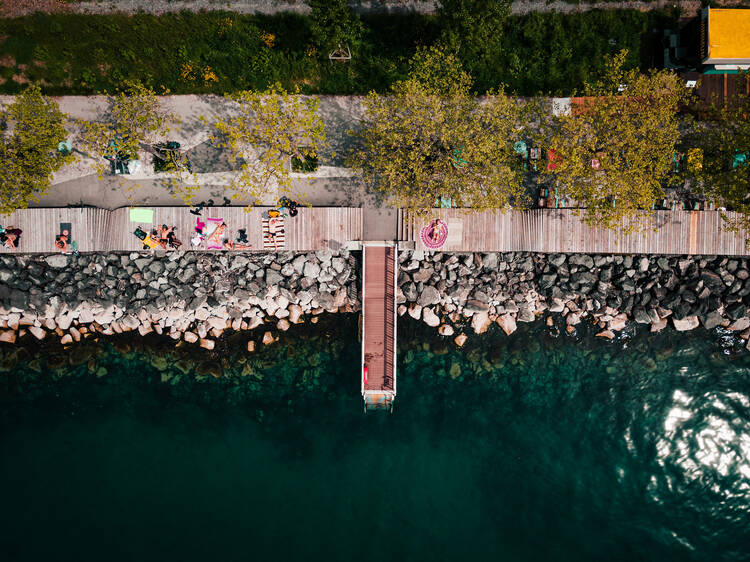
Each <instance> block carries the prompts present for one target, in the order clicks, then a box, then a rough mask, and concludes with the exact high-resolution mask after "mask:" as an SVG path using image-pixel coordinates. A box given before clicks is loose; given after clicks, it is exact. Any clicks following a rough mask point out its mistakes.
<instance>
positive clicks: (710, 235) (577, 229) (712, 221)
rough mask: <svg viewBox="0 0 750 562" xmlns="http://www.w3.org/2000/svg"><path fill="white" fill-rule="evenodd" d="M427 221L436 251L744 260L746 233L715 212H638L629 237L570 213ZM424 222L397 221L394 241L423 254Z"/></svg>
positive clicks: (438, 214) (439, 214)
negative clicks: (439, 241) (440, 233)
mask: <svg viewBox="0 0 750 562" xmlns="http://www.w3.org/2000/svg"><path fill="white" fill-rule="evenodd" d="M726 214H727V215H729V216H733V213H730V212H727V213H726ZM432 218H440V219H441V220H443V221H444V222H445V223H446V224H447V225H448V238H447V240H446V241H445V244H444V245H443V246H442V248H441V249H440V251H445V252H521V251H523V252H544V253H592V254H685V255H687V254H690V255H727V256H747V255H750V250H749V249H748V247H747V246H746V245H745V240H747V239H748V238H750V233H748V232H741V233H738V234H735V233H734V232H730V231H728V230H727V229H726V224H725V222H724V220H723V219H722V217H721V213H720V212H719V211H650V212H643V214H642V215H641V216H640V217H638V220H640V221H641V223H640V224H641V229H640V231H634V232H631V233H626V232H625V231H624V230H623V229H616V230H610V229H606V228H598V227H592V226H589V225H587V224H586V223H585V222H584V220H583V217H582V216H581V215H580V214H578V213H577V211H576V210H575V209H534V210H530V211H525V212H523V211H507V212H505V213H503V212H501V211H497V212H492V211H487V212H471V211H468V210H464V209H435V212H434V214H433V216H432ZM427 222H428V221H426V220H422V221H420V222H415V221H414V220H410V219H409V218H407V217H403V216H402V217H401V224H400V227H399V240H402V241H409V242H413V243H414V247H415V248H416V249H417V250H428V249H429V248H426V247H425V246H424V244H422V241H421V240H420V235H419V233H420V228H421V227H422V226H423V225H424V224H427ZM625 226H628V225H625Z"/></svg>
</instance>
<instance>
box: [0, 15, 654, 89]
mask: <svg viewBox="0 0 750 562" xmlns="http://www.w3.org/2000/svg"><path fill="white" fill-rule="evenodd" d="M311 2H312V3H313V4H314V5H315V4H317V5H318V8H316V9H317V10H318V12H316V14H319V16H318V15H316V16H315V18H313V17H306V16H298V15H292V14H280V15H276V16H249V15H238V14H234V13H227V12H213V11H212V12H204V13H188V12H182V13H170V14H164V15H161V16H152V15H148V14H136V15H133V16H126V15H122V14H110V15H82V14H55V15H43V14H36V15H34V16H28V17H24V18H17V19H3V20H0V35H2V36H7V39H6V40H5V41H3V42H2V44H0V61H1V60H6V61H10V62H8V63H6V64H7V65H6V66H0V78H3V79H4V82H3V83H2V84H0V91H1V92H3V93H11V94H12V93H17V92H19V91H20V90H21V89H22V86H21V84H20V81H22V80H29V81H32V82H33V81H41V80H44V82H43V83H44V84H45V86H44V91H45V93H48V94H54V95H62V94H83V95H87V94H95V93H98V92H101V91H104V90H108V91H113V90H115V89H116V88H118V87H121V86H122V84H123V82H124V81H127V80H131V81H132V80H141V81H142V82H143V83H144V84H145V85H147V86H150V87H153V88H160V87H165V88H168V89H169V90H170V91H172V92H173V93H175V94H201V93H209V92H210V93H215V94H225V93H228V92H235V91H242V90H265V89H267V88H268V87H270V86H271V85H272V84H274V83H276V82H278V83H281V84H282V86H283V87H284V88H286V89H287V90H289V91H294V90H295V89H296V88H297V87H299V88H300V90H301V91H302V92H303V93H324V94H326V93H330V94H357V93H367V92H369V91H371V90H375V91H378V92H386V91H388V90H389V89H390V87H391V85H392V84H393V83H395V82H396V81H398V80H401V79H403V78H404V77H405V76H406V74H407V72H408V69H409V60H410V59H411V57H412V56H413V55H414V52H415V50H416V48H417V47H418V46H429V45H434V44H438V43H441V44H447V46H448V48H449V51H450V52H454V53H457V55H458V57H459V59H460V60H461V62H462V64H463V66H464V68H466V69H467V70H468V71H469V72H470V73H471V74H472V76H473V77H474V83H475V88H476V91H477V92H484V91H487V90H488V89H491V88H496V87H499V86H500V85H501V84H506V85H507V88H506V89H507V90H508V91H513V92H517V93H518V94H520V95H534V94H537V93H539V92H548V93H553V94H561V95H564V94H570V93H571V92H572V91H573V90H574V89H578V90H580V89H581V88H582V87H583V85H584V82H586V81H591V80H592V79H593V77H594V76H596V75H597V74H598V73H599V72H600V71H601V70H602V61H603V55H605V54H612V53H614V52H616V51H618V50H619V49H621V48H627V49H628V51H629V53H630V55H629V58H628V61H627V66H628V68H636V67H640V68H648V67H650V66H653V62H654V61H653V60H652V58H653V57H654V55H655V54H656V55H659V53H657V52H656V51H654V50H653V48H654V47H653V45H654V44H655V42H654V41H652V40H651V39H652V29H661V28H663V27H664V25H665V22H667V21H668V20H667V18H666V16H665V15H664V14H663V13H660V12H656V11H650V12H645V13H644V12H638V11H635V10H602V11H598V10H594V11H590V12H585V13H580V14H555V13H545V14H539V13H532V14H529V15H527V16H511V17H509V18H508V19H507V20H506V22H505V25H504V26H503V27H502V33H497V34H495V33H494V32H493V30H494V29H496V28H498V27H499V26H500V25H501V21H502V17H503V16H502V9H501V8H502V5H504V3H502V2H501V3H499V4H498V6H500V8H498V9H497V10H496V9H495V8H493V6H492V4H494V3H492V2H490V0H483V1H482V2H472V3H470V2H468V0H451V5H452V3H455V4H456V5H457V6H463V7H462V8H461V10H459V11H458V12H456V13H455V14H451V13H447V12H443V14H442V15H440V16H437V17H436V16H429V15H420V14H413V13H411V14H393V15H389V14H373V15H367V16H361V17H357V16H354V15H352V14H351V12H350V11H349V9H348V8H347V7H346V6H345V5H344V4H345V3H344V2H342V1H341V0H337V2H334V3H332V4H330V6H329V3H328V2H325V1H323V0H320V1H318V0H315V1H313V0H311ZM448 5H449V3H448V1H447V0H446V3H445V6H448ZM313 7H315V6H313ZM337 10H338V11H337ZM483 10H485V11H483ZM486 10H489V12H486ZM486 13H489V14H490V16H487V17H485V14H486ZM477 14H480V16H481V17H479V16H477ZM493 14H495V15H493ZM154 38H158V40H156V41H155V40H154ZM485 39H486V40H485ZM334 41H341V42H342V43H343V42H351V44H350V47H351V48H352V51H353V54H354V58H353V59H352V61H351V62H349V63H347V64H331V63H330V61H329V60H328V58H327V54H328V49H329V48H332V47H335V46H336V43H334ZM13 76H16V77H17V80H14V79H13ZM0 82H2V80H0Z"/></svg>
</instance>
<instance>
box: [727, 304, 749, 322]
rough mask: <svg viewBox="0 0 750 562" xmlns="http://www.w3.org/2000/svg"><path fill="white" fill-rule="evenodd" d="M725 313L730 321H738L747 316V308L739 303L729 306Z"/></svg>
mask: <svg viewBox="0 0 750 562" xmlns="http://www.w3.org/2000/svg"><path fill="white" fill-rule="evenodd" d="M724 312H725V313H726V315H727V316H728V317H729V319H730V320H738V319H739V318H742V317H743V316H745V314H746V313H747V307H746V306H745V305H744V304H742V303H741V302H737V303H735V304H733V305H730V306H728V307H727V308H726V309H725V310H724Z"/></svg>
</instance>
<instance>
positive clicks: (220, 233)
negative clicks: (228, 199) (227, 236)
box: [206, 223, 227, 246]
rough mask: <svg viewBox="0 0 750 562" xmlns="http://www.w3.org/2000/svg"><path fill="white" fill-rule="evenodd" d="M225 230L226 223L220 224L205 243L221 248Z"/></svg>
mask: <svg viewBox="0 0 750 562" xmlns="http://www.w3.org/2000/svg"><path fill="white" fill-rule="evenodd" d="M226 230H227V225H226V223H221V224H220V225H219V226H217V227H216V230H214V231H213V232H212V233H211V236H209V237H208V238H207V239H206V240H207V242H213V243H214V244H216V245H217V246H223V245H224V244H223V243H222V238H223V237H224V232H226Z"/></svg>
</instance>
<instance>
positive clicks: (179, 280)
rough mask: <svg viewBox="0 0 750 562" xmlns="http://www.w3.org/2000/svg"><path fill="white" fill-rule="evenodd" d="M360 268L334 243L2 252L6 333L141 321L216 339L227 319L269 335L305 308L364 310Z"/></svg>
mask: <svg viewBox="0 0 750 562" xmlns="http://www.w3.org/2000/svg"><path fill="white" fill-rule="evenodd" d="M355 272H356V259H355V258H354V256H352V255H350V254H349V252H346V251H343V252H340V253H332V252H331V251H328V250H324V251H319V252H311V253H304V254H295V253H292V252H281V253H279V254H251V253H237V252H232V253H231V254H230V253H217V254H205V253H202V254H199V253H197V252H170V253H165V252H163V251H158V252H156V253H154V254H151V253H149V254H146V253H138V252H134V253H129V254H128V253H126V254H115V253H113V254H106V255H102V254H81V255H80V256H77V257H76V256H68V255H62V254H54V255H47V256H43V255H35V256H31V255H28V256H23V255H18V256H2V257H0V341H4V342H9V343H13V342H15V341H16V338H18V337H20V336H24V335H26V334H27V333H28V334H31V335H33V336H34V337H36V338H37V339H40V340H41V339H45V338H48V337H53V338H59V339H60V341H61V342H62V343H63V344H69V343H73V342H74V341H80V340H81V339H84V338H88V337H92V336H95V335H97V334H105V335H111V334H115V333H122V332H129V331H138V332H139V333H140V334H141V335H146V334H149V333H152V332H156V333H158V334H168V335H169V336H170V337H172V338H174V339H175V340H184V341H186V342H189V343H195V342H199V343H200V345H202V346H203V347H205V348H207V349H213V347H214V340H215V338H218V337H219V336H221V334H222V333H223V332H224V331H225V330H227V329H233V330H252V329H254V328H257V327H259V326H266V327H267V328H269V330H268V331H266V333H265V334H264V335H263V341H264V342H265V343H269V342H271V341H273V340H274V339H275V338H276V336H275V331H276V330H282V331H283V330H286V329H287V328H288V327H289V325H290V324H295V323H300V322H303V321H304V320H305V318H306V317H309V318H310V319H311V320H313V321H314V320H315V316H316V315H318V314H320V313H322V312H338V311H341V312H351V311H354V310H358V309H359V308H360V302H359V288H358V286H357V283H358V279H357V275H356V273H355Z"/></svg>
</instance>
